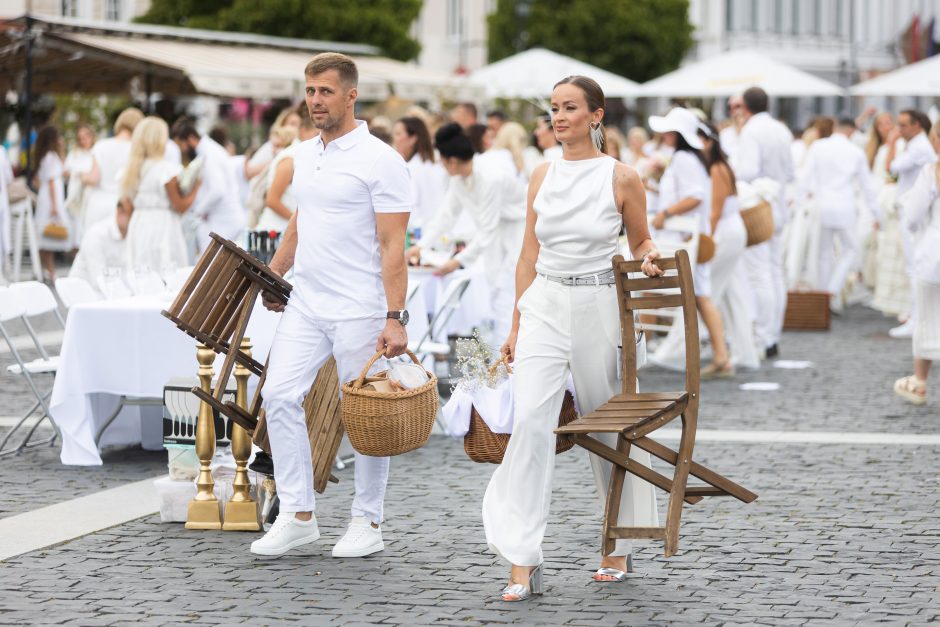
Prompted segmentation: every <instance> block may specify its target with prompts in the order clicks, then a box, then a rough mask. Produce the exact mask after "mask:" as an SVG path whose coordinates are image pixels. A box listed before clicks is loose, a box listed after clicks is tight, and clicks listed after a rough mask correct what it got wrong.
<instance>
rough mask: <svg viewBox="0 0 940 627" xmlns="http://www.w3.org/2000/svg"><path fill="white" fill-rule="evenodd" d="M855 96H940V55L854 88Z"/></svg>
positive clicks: (852, 89) (864, 82)
mask: <svg viewBox="0 0 940 627" xmlns="http://www.w3.org/2000/svg"><path fill="white" fill-rule="evenodd" d="M849 91H851V92H852V95H853V96H940V55H938V56H933V57H929V58H927V59H924V60H923V61H918V62H917V63H911V64H910V65H905V66H904V67H902V68H898V69H897V70H894V71H892V72H888V73H886V74H882V75H881V76H876V77H875V78H873V79H871V80H867V81H863V82H861V83H858V84H857V85H855V86H853V87H852V88H851V89H850V90H849Z"/></svg>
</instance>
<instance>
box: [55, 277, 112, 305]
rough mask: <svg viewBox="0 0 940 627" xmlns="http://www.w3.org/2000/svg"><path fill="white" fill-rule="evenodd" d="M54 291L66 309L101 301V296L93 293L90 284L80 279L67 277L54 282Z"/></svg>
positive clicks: (93, 289)
mask: <svg viewBox="0 0 940 627" xmlns="http://www.w3.org/2000/svg"><path fill="white" fill-rule="evenodd" d="M55 291H56V292H58V293H59V298H61V299H62V304H63V305H65V308H66V309H71V308H72V307H73V306H74V305H79V304H81V303H91V302H95V301H97V300H101V294H99V293H98V292H96V291H95V288H93V287H92V286H91V283H89V282H88V281H86V280H85V279H83V278H81V277H76V276H67V277H61V278H58V279H56V280H55Z"/></svg>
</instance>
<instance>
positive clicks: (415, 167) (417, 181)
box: [392, 116, 447, 239]
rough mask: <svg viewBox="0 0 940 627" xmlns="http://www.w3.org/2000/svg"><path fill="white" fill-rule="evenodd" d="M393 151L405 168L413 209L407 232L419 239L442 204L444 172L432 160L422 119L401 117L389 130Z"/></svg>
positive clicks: (445, 177)
mask: <svg viewBox="0 0 940 627" xmlns="http://www.w3.org/2000/svg"><path fill="white" fill-rule="evenodd" d="M392 147H393V148H395V150H396V151H398V154H400V155H401V156H402V158H403V159H404V160H405V162H406V163H407V164H408V172H409V174H411V192H412V196H413V198H414V209H412V211H411V217H410V218H409V219H408V230H409V231H411V232H412V233H413V234H414V237H415V239H421V234H422V232H423V229H425V228H427V226H428V225H429V224H430V223H431V222H432V221H433V220H434V217H435V216H436V215H437V212H438V211H440V210H441V207H442V206H443V204H444V194H445V193H446V192H447V172H446V171H445V170H444V168H443V166H442V165H441V164H440V163H438V162H437V160H436V159H435V157H434V146H433V145H432V144H431V134H430V132H429V131H428V127H427V125H426V124H425V123H424V121H423V120H421V118H418V117H415V116H407V117H403V118H401V119H400V120H398V121H397V122H395V124H394V125H393V126H392Z"/></svg>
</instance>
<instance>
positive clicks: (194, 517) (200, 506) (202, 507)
mask: <svg viewBox="0 0 940 627" xmlns="http://www.w3.org/2000/svg"><path fill="white" fill-rule="evenodd" d="M196 346H197V348H196V360H197V361H198V362H199V373H198V374H199V385H200V386H201V387H202V389H203V390H205V391H206V392H207V393H211V392H212V375H213V372H214V371H213V368H212V364H213V363H214V362H215V352H214V351H213V350H212V349H210V348H209V347H208V346H206V345H205V344H202V343H199V344H197V345H196ZM213 455H215V420H214V417H213V413H212V407H210V406H209V404H208V403H206V402H205V401H202V402H200V404H199V417H198V419H197V422H196V456H197V457H198V458H199V477H198V479H197V480H196V497H195V498H194V499H193V500H192V501H190V502H189V511H188V512H187V513H186V528H187V529H221V528H222V512H221V510H220V509H219V500H218V499H217V498H215V493H214V492H213V488H214V487H215V481H214V480H213V479H212V467H211V464H212V456H213Z"/></svg>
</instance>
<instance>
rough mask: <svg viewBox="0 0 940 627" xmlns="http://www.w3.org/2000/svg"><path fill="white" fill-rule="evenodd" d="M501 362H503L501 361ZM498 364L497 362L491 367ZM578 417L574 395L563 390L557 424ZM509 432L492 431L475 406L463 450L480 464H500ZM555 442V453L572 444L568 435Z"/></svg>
mask: <svg viewBox="0 0 940 627" xmlns="http://www.w3.org/2000/svg"><path fill="white" fill-rule="evenodd" d="M502 363H505V361H504V362H502ZM505 365H506V370H507V371H508V372H510V373H511V372H512V369H511V368H510V367H509V364H508V363H505ZM497 366H499V363H497V364H496V365H495V366H493V368H494V369H495V368H496V367H497ZM577 418H578V412H577V411H576V410H575V408H574V397H573V396H571V392H568V391H567V390H566V391H565V398H564V400H563V401H562V403H561V413H560V414H559V415H558V426H559V427H563V426H565V425H566V424H568V423H569V422H571V421H572V420H576V419H577ZM510 435H511V434H509V433H493V432H492V431H490V428H489V427H488V426H486V422H484V420H483V418H481V417H480V414H478V413H477V410H476V408H475V407H474V408H471V410H470V429H469V430H468V431H467V435H465V436H464V437H463V450H464V452H465V453H466V454H467V457H469V458H470V459H472V460H473V461H475V462H478V463H481V464H501V463H503V455H505V454H506V447H507V446H509V437H510ZM557 438H558V439H557V441H556V443H555V454H556V455H558V454H559V453H564V452H565V451H567V450H570V449H571V447H573V446H574V442H572V441H571V440H570V439H569V438H568V437H566V436H562V435H559V436H557Z"/></svg>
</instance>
